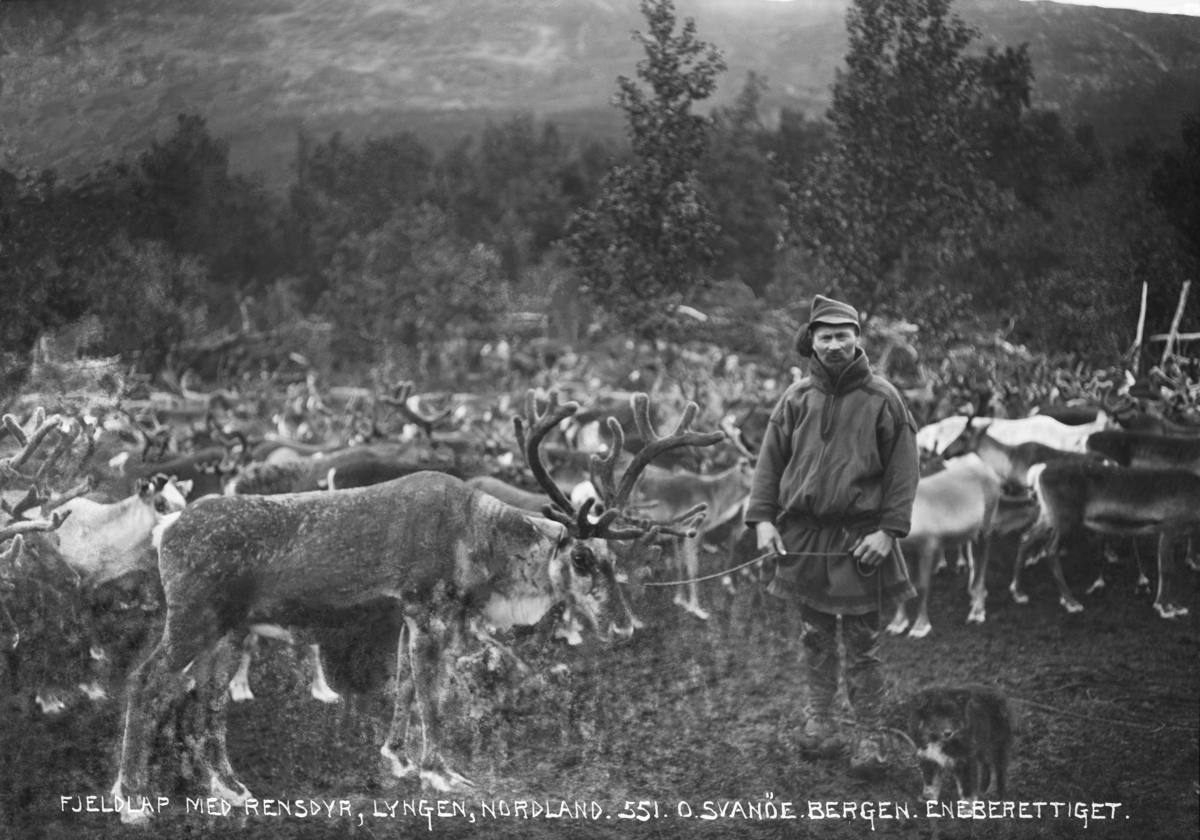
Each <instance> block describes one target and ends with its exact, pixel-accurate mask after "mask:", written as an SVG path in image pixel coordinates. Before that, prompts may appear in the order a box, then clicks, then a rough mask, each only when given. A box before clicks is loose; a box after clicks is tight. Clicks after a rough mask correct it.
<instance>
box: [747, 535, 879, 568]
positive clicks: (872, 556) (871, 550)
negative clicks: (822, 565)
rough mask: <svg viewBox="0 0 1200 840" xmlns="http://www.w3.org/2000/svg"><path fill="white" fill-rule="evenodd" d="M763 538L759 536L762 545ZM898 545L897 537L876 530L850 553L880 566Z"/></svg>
mask: <svg viewBox="0 0 1200 840" xmlns="http://www.w3.org/2000/svg"><path fill="white" fill-rule="evenodd" d="M761 543H762V538H761V537H760V538H759V544H760V545H761ZM895 545H896V539H895V538H894V537H893V536H892V535H891V534H889V533H887V532H886V531H875V532H873V533H870V534H867V535H866V536H865V537H863V538H862V539H861V540H859V541H858V543H857V544H856V545H855V546H854V548H852V549H850V553H851V554H852V555H854V557H855V558H856V559H858V560H861V561H862V562H863V563H865V564H866V565H868V566H878V565H879V564H880V563H882V562H883V561H884V558H886V557H887V556H888V555H889V554H891V553H892V549H893V548H894V547H895Z"/></svg>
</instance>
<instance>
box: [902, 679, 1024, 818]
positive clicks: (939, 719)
mask: <svg viewBox="0 0 1200 840" xmlns="http://www.w3.org/2000/svg"><path fill="white" fill-rule="evenodd" d="M909 715H910V717H909V730H910V731H911V733H912V737H913V741H914V743H915V744H916V747H917V761H918V763H919V764H920V766H921V775H922V776H923V777H924V781H925V789H924V790H923V791H922V792H921V798H922V799H924V800H936V799H938V798H939V797H940V796H941V794H942V789H943V786H944V785H945V783H946V781H947V780H948V779H951V778H952V779H953V780H954V784H955V786H956V787H957V794H958V799H960V800H961V799H977V798H979V796H980V795H981V794H982V795H988V796H997V797H999V798H1003V797H1004V795H1005V781H1006V779H1005V775H1006V774H1007V772H1008V758H1009V749H1010V747H1011V745H1012V735H1013V724H1012V714H1011V713H1010V711H1009V708H1008V701H1007V700H1006V699H1005V698H1004V695H1003V694H1002V693H1001V692H999V691H997V690H996V689H994V688H988V687H986V686H936V687H933V688H926V689H924V690H923V691H921V692H919V693H918V694H917V695H916V696H915V697H914V698H913V700H912V705H911V708H910V713H909ZM985 786H986V787H985Z"/></svg>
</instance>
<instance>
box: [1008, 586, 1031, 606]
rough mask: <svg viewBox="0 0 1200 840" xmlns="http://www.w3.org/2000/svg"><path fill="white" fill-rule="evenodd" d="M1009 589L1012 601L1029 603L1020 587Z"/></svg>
mask: <svg viewBox="0 0 1200 840" xmlns="http://www.w3.org/2000/svg"><path fill="white" fill-rule="evenodd" d="M1009 591H1011V592H1012V596H1013V601H1014V602H1015V603H1018V604H1028V603H1029V596H1028V595H1026V594H1025V593H1024V592H1022V591H1021V590H1020V589H1013V588H1012V587H1009Z"/></svg>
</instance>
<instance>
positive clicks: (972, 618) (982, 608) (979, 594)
mask: <svg viewBox="0 0 1200 840" xmlns="http://www.w3.org/2000/svg"><path fill="white" fill-rule="evenodd" d="M984 539H985V540H986V542H985V543H984V545H983V558H982V559H981V560H980V561H979V563H978V565H976V563H975V556H974V555H973V554H972V553H971V551H970V543H968V544H967V545H968V548H967V557H968V558H969V559H970V564H971V574H970V577H969V578H968V589H969V591H970V593H971V611H970V612H969V613H968V614H967V623H975V624H983V622H984V620H985V619H986V618H987V605H986V601H987V567H988V560H989V558H990V557H991V554H992V547H993V545H994V544H995V540H993V539H992V538H991V537H984Z"/></svg>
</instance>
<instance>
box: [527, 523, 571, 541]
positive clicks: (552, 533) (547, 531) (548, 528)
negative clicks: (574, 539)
mask: <svg viewBox="0 0 1200 840" xmlns="http://www.w3.org/2000/svg"><path fill="white" fill-rule="evenodd" d="M525 518H526V519H528V520H529V524H530V525H532V526H533V527H534V528H537V529H538V530H539V531H541V532H542V534H543V535H544V536H546V537H548V538H549V539H552V540H554V544H555V545H562V543H563V537H564V536H565V535H566V531H567V529H566V528H564V527H563V526H562V525H559V524H558V523H557V522H551V521H550V520H549V519H543V518H542V517H540V516H527V517H525Z"/></svg>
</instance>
